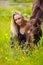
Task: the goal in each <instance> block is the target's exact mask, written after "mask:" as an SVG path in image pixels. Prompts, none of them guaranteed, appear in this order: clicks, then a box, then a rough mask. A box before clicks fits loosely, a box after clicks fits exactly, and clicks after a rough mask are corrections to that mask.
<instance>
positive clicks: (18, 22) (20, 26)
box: [10, 12, 27, 47]
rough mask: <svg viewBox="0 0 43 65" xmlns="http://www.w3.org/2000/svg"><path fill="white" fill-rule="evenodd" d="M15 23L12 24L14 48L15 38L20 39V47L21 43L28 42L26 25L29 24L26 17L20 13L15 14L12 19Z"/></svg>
mask: <svg viewBox="0 0 43 65" xmlns="http://www.w3.org/2000/svg"><path fill="white" fill-rule="evenodd" d="M12 19H13V21H12V22H11V37H10V40H11V47H13V43H14V41H13V38H14V37H15V36H17V37H18V42H19V45H21V41H24V42H25V41H26V35H25V25H26V23H27V21H26V20H24V17H23V16H22V14H21V13H20V12H15V13H14V14H13V17H12Z"/></svg>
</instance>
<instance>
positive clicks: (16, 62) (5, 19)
mask: <svg viewBox="0 0 43 65" xmlns="http://www.w3.org/2000/svg"><path fill="white" fill-rule="evenodd" d="M23 6H24V7H23ZM23 6H18V5H14V6H11V7H4V8H0V65H43V34H42V37H41V39H40V40H39V42H38V47H35V49H34V50H32V49H31V48H30V49H29V50H28V54H27V53H26V52H25V51H24V54H23V53H22V50H21V48H20V46H19V45H18V44H17V39H16V38H15V40H14V42H15V46H14V48H11V46H10V22H11V18H12V14H13V12H15V11H17V10H18V11H20V12H22V14H23V16H24V17H25V18H26V19H29V17H30V14H31V11H32V6H31V5H29V6H28V5H27V6H25V5H23ZM42 30H43V29H42ZM42 32H43V31H42Z"/></svg>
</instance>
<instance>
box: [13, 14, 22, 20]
mask: <svg viewBox="0 0 43 65" xmlns="http://www.w3.org/2000/svg"><path fill="white" fill-rule="evenodd" d="M21 17H22V16H21V15H18V14H16V15H15V16H14V19H18V18H21Z"/></svg>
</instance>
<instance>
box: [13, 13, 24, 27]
mask: <svg viewBox="0 0 43 65" xmlns="http://www.w3.org/2000/svg"><path fill="white" fill-rule="evenodd" d="M14 20H15V22H16V24H17V25H19V26H21V24H22V22H23V18H22V16H21V15H19V14H16V15H15V16H14Z"/></svg>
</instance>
